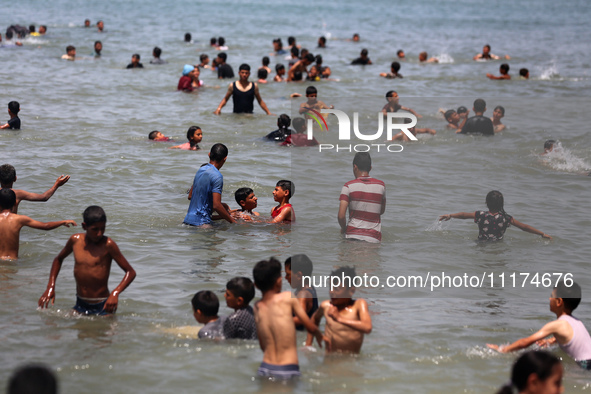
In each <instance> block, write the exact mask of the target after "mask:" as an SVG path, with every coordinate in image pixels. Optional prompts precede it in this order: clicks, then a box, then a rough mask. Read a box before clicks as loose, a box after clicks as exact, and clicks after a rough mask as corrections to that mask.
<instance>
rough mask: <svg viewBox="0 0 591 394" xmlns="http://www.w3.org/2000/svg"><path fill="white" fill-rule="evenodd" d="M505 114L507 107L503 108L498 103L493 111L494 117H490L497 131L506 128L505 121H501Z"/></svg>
mask: <svg viewBox="0 0 591 394" xmlns="http://www.w3.org/2000/svg"><path fill="white" fill-rule="evenodd" d="M504 116H505V108H503V107H502V106H500V105H497V106H496V107H495V110H494V111H493V116H492V118H490V120H492V123H493V127H494V130H495V133H500V132H501V131H503V130H505V125H504V124H503V123H501V119H502V118H503V117H504Z"/></svg>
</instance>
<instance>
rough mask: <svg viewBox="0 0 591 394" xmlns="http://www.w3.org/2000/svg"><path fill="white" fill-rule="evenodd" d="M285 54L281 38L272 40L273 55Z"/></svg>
mask: <svg viewBox="0 0 591 394" xmlns="http://www.w3.org/2000/svg"><path fill="white" fill-rule="evenodd" d="M286 53H287V52H286V51H285V49H283V41H281V38H276V39H274V40H273V55H275V56H279V55H285V54H286Z"/></svg>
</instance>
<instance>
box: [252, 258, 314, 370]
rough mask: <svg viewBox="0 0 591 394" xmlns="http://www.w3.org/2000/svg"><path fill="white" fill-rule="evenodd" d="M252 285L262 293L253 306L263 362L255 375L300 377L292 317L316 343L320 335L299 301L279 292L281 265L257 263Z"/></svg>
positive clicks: (287, 293) (272, 262) (266, 261)
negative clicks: (298, 321) (261, 296)
mask: <svg viewBox="0 0 591 394" xmlns="http://www.w3.org/2000/svg"><path fill="white" fill-rule="evenodd" d="M252 274H253V277H254V283H255V286H256V287H257V288H258V289H259V290H261V292H262V293H263V298H261V299H260V300H259V301H258V302H257V303H256V304H255V306H254V318H255V322H256V326H257V335H258V337H259V344H260V346H261V350H262V351H263V353H264V354H263V362H262V363H261V366H260V367H259V370H258V375H259V376H265V377H275V378H280V379H291V378H294V377H297V376H300V367H299V365H298V352H297V345H296V329H295V325H294V324H293V316H294V315H295V316H297V317H299V318H300V321H301V322H302V325H303V326H304V327H305V328H306V329H307V330H308V332H310V333H311V334H314V335H315V336H316V338H317V339H318V341H319V344H320V343H321V342H320V339H321V334H320V332H319V330H318V327H317V326H316V325H314V324H313V323H312V322H311V321H310V318H309V317H308V315H307V314H306V311H305V310H304V308H302V305H301V303H300V301H299V300H298V299H297V298H295V297H292V295H291V292H289V291H284V292H281V284H282V280H283V278H282V277H281V263H280V262H279V261H278V260H277V259H275V258H274V257H271V258H270V259H269V260H262V261H259V262H258V263H257V264H256V265H255V267H254V269H253V270H252Z"/></svg>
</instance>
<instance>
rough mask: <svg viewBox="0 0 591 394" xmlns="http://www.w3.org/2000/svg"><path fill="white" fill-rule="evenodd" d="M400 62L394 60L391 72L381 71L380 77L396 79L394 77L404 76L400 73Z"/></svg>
mask: <svg viewBox="0 0 591 394" xmlns="http://www.w3.org/2000/svg"><path fill="white" fill-rule="evenodd" d="M398 71H400V63H398V62H392V64H391V65H390V72H389V73H380V77H384V78H387V79H394V78H402V74H400V73H399V72H398Z"/></svg>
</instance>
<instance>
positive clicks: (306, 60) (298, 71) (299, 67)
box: [287, 53, 316, 82]
mask: <svg viewBox="0 0 591 394" xmlns="http://www.w3.org/2000/svg"><path fill="white" fill-rule="evenodd" d="M315 60H316V58H315V57H314V55H312V54H311V53H308V54H307V55H306V56H304V57H302V59H301V60H299V61H297V62H296V63H295V64H294V65H293V66H292V67H291V68H290V69H289V72H288V73H287V82H293V81H302V80H303V79H304V77H303V75H304V73H306V74H308V66H309V65H310V64H312V63H314V61H315Z"/></svg>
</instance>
